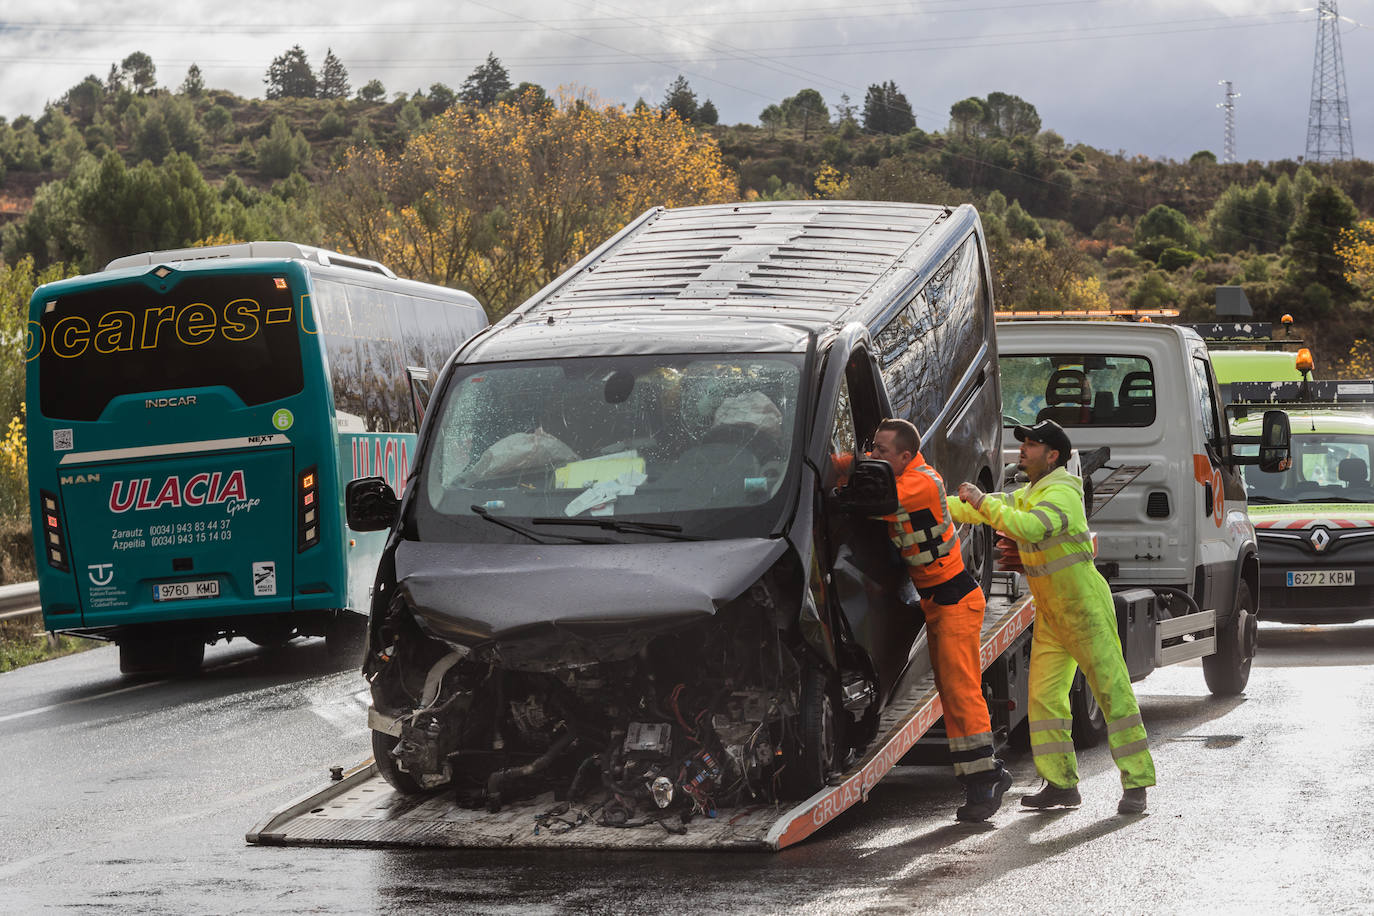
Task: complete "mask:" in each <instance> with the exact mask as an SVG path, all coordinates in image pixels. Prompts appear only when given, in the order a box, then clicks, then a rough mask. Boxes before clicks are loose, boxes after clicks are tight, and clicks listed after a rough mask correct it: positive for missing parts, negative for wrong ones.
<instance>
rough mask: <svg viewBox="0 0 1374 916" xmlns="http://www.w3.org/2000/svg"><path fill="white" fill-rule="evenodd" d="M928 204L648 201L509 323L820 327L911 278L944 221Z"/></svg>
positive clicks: (947, 211) (946, 213) (946, 211)
mask: <svg viewBox="0 0 1374 916" xmlns="http://www.w3.org/2000/svg"><path fill="white" fill-rule="evenodd" d="M959 210H960V211H963V213H961V216H962V217H963V219H959V220H952V219H951V217H952V216H954V214H955V213H956V212H958V211H955V210H953V209H951V208H949V207H942V206H931V205H927V204H908V203H883V202H876V201H778V202H755V203H742V204H719V205H713V206H704V207H685V208H682V209H676V210H667V209H663V208H658V209H654V210H650V211H648V212H647V213H645V214H644V215H643V216H641V217H640V218H639V219H638V220H637V221H636V222H634V223H631V224H630V225H629V226H627V227H626V228H625V229H624V230H623V231H622V232H621V233H620V234H619V235H617V236H616V237H615V238H613V239H611V240H610V241H609V242H608V243H607V244H606V245H604V246H602V247H601V248H600V249H598V250H597V251H595V252H593V253H592V254H591V255H589V256H588V257H587V258H586V259H584V260H583V261H582V262H581V263H580V264H579V265H577V266H576V267H574V268H573V269H572V270H570V271H568V272H567V273H565V274H564V275H563V277H561V278H560V279H559V280H556V281H554V282H553V283H552V284H550V285H549V286H547V287H545V288H544V289H543V290H540V291H539V292H538V293H536V294H535V295H534V296H532V297H531V298H530V299H529V300H528V301H526V302H525V303H524V304H522V305H521V306H520V307H519V308H518V309H516V310H515V312H514V313H512V316H511V319H510V320H511V321H512V323H514V322H517V321H522V320H529V319H539V320H544V319H546V318H547V317H553V318H555V319H556V320H564V319H588V320H604V319H610V318H624V317H630V316H633V317H637V318H643V317H648V316H649V315H653V314H661V315H677V316H683V315H692V314H696V315H701V314H709V315H711V316H713V317H717V318H722V317H739V318H746V319H755V320H759V319H762V320H765V321H769V322H777V321H780V320H782V321H787V322H788V323H793V324H806V325H809V326H811V327H813V328H817V329H819V328H823V327H827V326H830V325H833V324H836V323H844V321H845V320H846V319H847V317H848V316H849V315H850V313H851V312H853V311H854V310H855V309H857V308H859V307H860V306H861V305H863V304H864V303H866V302H870V301H884V302H885V299H886V297H887V296H890V295H892V294H893V293H894V292H895V291H896V290H899V289H903V288H905V287H907V286H908V285H909V284H910V283H912V282H913V281H914V280H915V279H916V278H917V276H918V274H919V273H920V268H921V267H922V266H924V265H925V263H926V258H925V257H923V255H926V254H927V252H928V251H929V249H930V248H931V247H938V246H932V245H931V244H930V242H931V240H930V239H927V238H926V236H927V234H928V233H930V232H931V230H932V229H934V228H935V227H937V226H943V225H945V224H951V229H952V228H953V225H952V224H955V223H964V224H968V225H969V226H970V227H971V224H972V222H973V220H976V218H977V215H976V213H975V212H974V210H973V208H972V207H968V206H964V207H961V208H959Z"/></svg>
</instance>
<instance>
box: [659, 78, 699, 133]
mask: <svg viewBox="0 0 1374 916" xmlns="http://www.w3.org/2000/svg"><path fill="white" fill-rule="evenodd" d="M658 110H659V111H661V112H662V113H663V114H665V115H666V114H667V113H668V112H670V111H671V112H675V113H676V114H677V116H678V119H679V120H681V121H688V122H691V121H695V120H696V119H697V94H696V93H695V92H693V91H692V87H691V86H690V85H689V84H688V82H687V77H685V76H683V75H682V74H681V73H679V74H678V76H677V79H675V80H673V83H672V85H671V86H669V87H668V92H667V93H666V94H665V95H664V96H663V102H662V103H661V104H660V105H659V106H658Z"/></svg>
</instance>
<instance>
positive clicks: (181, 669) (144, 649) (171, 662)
mask: <svg viewBox="0 0 1374 916" xmlns="http://www.w3.org/2000/svg"><path fill="white" fill-rule="evenodd" d="M204 661H205V640H203V639H201V638H200V637H199V636H162V637H147V636H135V637H131V638H129V639H122V640H120V641H119V673H120V674H173V675H186V674H195V673H196V672H197V671H199V670H200V666H201V664H203V663H204Z"/></svg>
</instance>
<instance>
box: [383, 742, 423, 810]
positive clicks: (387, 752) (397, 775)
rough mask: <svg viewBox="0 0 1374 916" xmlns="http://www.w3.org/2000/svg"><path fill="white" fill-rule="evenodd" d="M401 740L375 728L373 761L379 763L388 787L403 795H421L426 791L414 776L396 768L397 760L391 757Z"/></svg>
mask: <svg viewBox="0 0 1374 916" xmlns="http://www.w3.org/2000/svg"><path fill="white" fill-rule="evenodd" d="M399 740H400V739H399V738H393V737H392V736H391V735H388V734H387V733H386V732H379V731H377V730H376V729H375V728H374V729H373V730H372V759H373V760H375V761H377V772H378V773H381V774H382V778H383V779H385V780H386V781H387V785H389V786H391V788H393V789H395V790H396V791H397V792H400V793H401V794H402V795H419V794H420V793H421V792H423V791H424V789H423V788H421V787H420V784H419V783H418V782H416V781H415V778H414V777H413V776H411V775H410V774H409V773H404V772H402V771H401V769H400V768H399V767H397V766H396V758H395V757H392V756H391V751H392V749H393V748H395V747H396V742H397V741H399Z"/></svg>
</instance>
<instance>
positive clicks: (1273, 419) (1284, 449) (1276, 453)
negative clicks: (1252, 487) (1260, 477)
mask: <svg viewBox="0 0 1374 916" xmlns="http://www.w3.org/2000/svg"><path fill="white" fill-rule="evenodd" d="M1290 439H1291V433H1290V431H1289V426H1288V414H1287V412H1285V411H1282V410H1266V411H1265V412H1264V421H1263V424H1262V426H1261V431H1260V447H1259V469H1260V470H1261V471H1263V472H1265V473H1266V474H1274V473H1277V472H1279V471H1286V470H1288V466H1289V464H1290V462H1291V457H1290V455H1291V452H1290Z"/></svg>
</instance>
